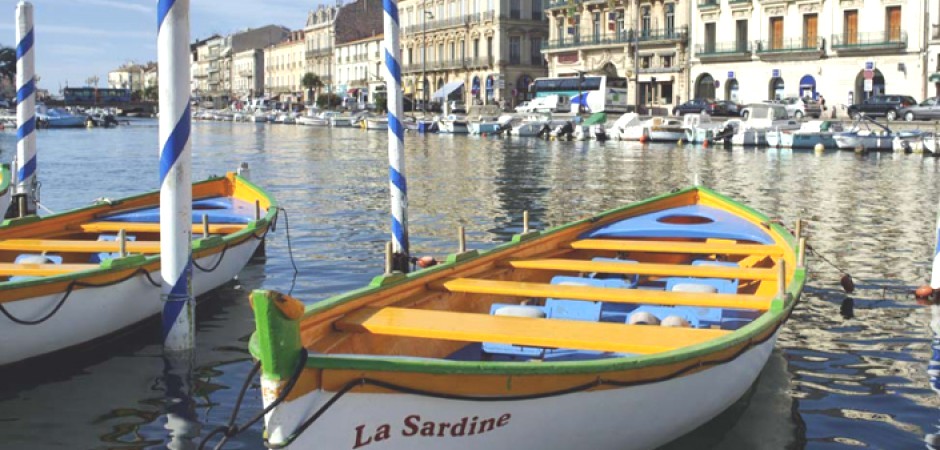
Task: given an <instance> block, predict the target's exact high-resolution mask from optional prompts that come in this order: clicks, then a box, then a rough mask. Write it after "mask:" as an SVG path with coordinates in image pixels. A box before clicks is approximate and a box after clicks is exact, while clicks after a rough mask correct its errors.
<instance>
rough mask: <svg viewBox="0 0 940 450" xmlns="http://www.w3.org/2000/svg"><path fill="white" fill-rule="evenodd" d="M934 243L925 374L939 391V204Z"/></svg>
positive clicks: (939, 391)
mask: <svg viewBox="0 0 940 450" xmlns="http://www.w3.org/2000/svg"><path fill="white" fill-rule="evenodd" d="M934 236H935V238H936V245H935V247H934V252H933V267H932V270H931V272H930V288H931V290H932V293H931V294H930V301H928V304H929V306H930V331H931V332H933V339H932V340H931V342H930V350H931V353H930V362H929V363H928V364H927V376H928V377H930V387H931V388H932V389H933V390H934V391H935V392H937V393H940V304H937V293H938V292H940V206H938V207H937V228H936V231H935V233H934Z"/></svg>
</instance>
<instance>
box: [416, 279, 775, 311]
mask: <svg viewBox="0 0 940 450" xmlns="http://www.w3.org/2000/svg"><path fill="white" fill-rule="evenodd" d="M596 281H601V280H596ZM585 284H587V283H585ZM428 288H429V289H432V290H438V291H445V292H452V293H471V294H485V295H498V296H509V297H530V298H563V299H567V300H587V301H599V302H611V303H631V304H648V305H662V306H698V307H703V308H704V307H710V308H739V309H754V310H760V311H766V310H768V309H769V308H770V303H771V301H772V300H773V296H762V295H751V294H702V293H688V292H669V291H662V290H645V289H618V288H609V287H596V286H571V285H555V284H548V283H531V282H520V281H498V280H483V279H474V278H448V279H444V280H440V281H435V282H431V283H429V284H428Z"/></svg>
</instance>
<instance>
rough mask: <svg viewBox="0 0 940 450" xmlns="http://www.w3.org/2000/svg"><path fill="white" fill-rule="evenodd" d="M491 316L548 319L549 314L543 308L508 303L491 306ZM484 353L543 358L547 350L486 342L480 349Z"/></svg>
mask: <svg viewBox="0 0 940 450" xmlns="http://www.w3.org/2000/svg"><path fill="white" fill-rule="evenodd" d="M490 314H491V315H494V316H496V315H509V316H517V317H539V316H541V317H546V316H547V312H546V310H545V307H543V306H535V305H516V304H508V303H493V304H492V305H490ZM480 348H481V349H482V350H483V352H484V353H490V354H494V355H505V356H509V357H513V358H516V357H519V358H542V357H543V356H545V349H544V348H542V347H525V346H521V345H512V344H501V343H498V342H484V343H482V345H481V347H480Z"/></svg>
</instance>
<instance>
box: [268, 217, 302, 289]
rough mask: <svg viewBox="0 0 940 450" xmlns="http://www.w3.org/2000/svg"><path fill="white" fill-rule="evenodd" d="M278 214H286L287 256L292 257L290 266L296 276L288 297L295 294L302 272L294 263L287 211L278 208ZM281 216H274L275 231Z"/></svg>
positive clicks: (292, 280)
mask: <svg viewBox="0 0 940 450" xmlns="http://www.w3.org/2000/svg"><path fill="white" fill-rule="evenodd" d="M277 210H278V213H281V212H283V213H284V234H285V235H287V254H288V255H289V256H290V265H291V267H293V268H294V275H293V277H292V278H291V282H290V289H288V290H287V295H291V293H292V292H294V286H295V285H297V275H298V274H299V273H300V270H298V269H297V263H296V262H294V248H293V246H292V245H291V240H290V217H289V216H288V215H287V210H286V209H284V208H281V207H278V208H277ZM278 215H279V214H275V215H274V221H273V222H271V230H272V231H273V230H275V228H276V227H277V218H278Z"/></svg>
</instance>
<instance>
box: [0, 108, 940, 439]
mask: <svg viewBox="0 0 940 450" xmlns="http://www.w3.org/2000/svg"><path fill="white" fill-rule="evenodd" d="M386 145H387V135H386V134H385V133H375V132H371V133H367V132H363V131H361V130H357V129H335V130H331V129H316V128H304V127H290V126H274V125H264V124H230V123H201V122H200V123H196V124H194V132H193V151H194V169H193V172H194V177H195V178H197V179H198V178H203V177H205V176H208V175H210V174H221V173H223V172H225V171H228V170H234V169H235V168H236V167H237V166H238V163H240V162H242V161H246V162H248V163H249V164H250V166H251V172H252V177H253V178H254V179H255V180H256V181H257V182H258V183H260V184H261V185H263V186H265V187H266V188H268V189H270V190H271V191H273V192H274V193H275V195H276V197H277V199H278V201H279V202H280V204H281V205H282V206H284V208H285V209H286V210H287V211H288V214H289V218H290V235H291V245H292V247H293V249H294V256H295V260H296V263H297V265H298V267H299V269H300V271H301V276H300V279H299V280H298V282H297V286H296V288H295V289H294V294H295V295H297V296H299V297H301V298H304V299H307V300H310V301H316V300H318V299H322V298H324V297H326V296H328V295H331V294H336V293H339V292H343V291H346V290H349V289H352V288H356V287H359V286H362V285H363V284H365V283H366V282H367V281H368V280H369V279H370V278H371V277H372V276H373V275H374V274H376V273H378V272H380V271H381V270H382V257H381V255H382V252H383V249H384V242H385V241H387V240H389V232H388V229H389V213H388V206H387V204H388V163H387V150H386ZM157 149H158V140H157V133H156V127H155V122H138V123H137V124H136V125H134V126H131V127H122V128H118V129H114V130H104V129H98V130H52V131H42V132H40V135H39V176H40V179H41V180H42V181H43V182H44V185H43V201H44V203H45V204H46V205H47V206H49V207H50V208H52V209H54V210H64V209H66V208H72V207H77V206H82V205H86V204H88V203H89V202H90V201H91V200H92V199H94V198H97V197H111V198H114V197H119V196H123V195H129V194H133V193H138V192H140V191H141V190H145V189H156V188H157V187H158V182H159V179H158V174H157V164H156V161H157V154H158V152H157ZM14 151H15V141H14V138H13V136H12V135H11V134H3V135H0V160H4V161H8V160H9V159H10V158H11V157H12V154H13V153H14ZM103 160H104V161H106V163H104V164H103V163H102V161H103ZM406 169H407V173H408V177H409V180H408V184H409V196H410V197H409V202H410V211H409V220H410V224H411V230H410V231H411V240H412V247H413V248H414V249H415V251H416V253H418V254H422V255H423V254H432V255H442V254H446V253H450V252H453V251H454V250H455V248H456V245H457V243H456V241H457V237H456V233H457V232H456V230H457V227H458V226H461V225H462V226H464V227H466V229H467V239H468V246H469V247H470V248H488V247H490V246H492V245H493V244H494V243H495V242H499V241H504V240H506V239H508V237H509V236H510V235H511V234H513V233H515V232H518V231H519V230H520V229H521V227H522V222H521V220H522V211H524V210H528V211H529V212H530V215H531V225H532V226H533V227H536V228H542V227H549V226H556V225H560V224H563V223H566V222H569V221H571V220H575V219H579V218H582V217H585V216H587V215H591V214H595V213H597V212H599V211H602V210H606V209H609V208H614V207H617V206H621V205H623V204H624V203H627V202H630V201H635V200H639V199H643V198H646V197H649V196H652V195H656V194H660V193H663V192H667V191H670V190H672V189H675V188H679V187H684V186H687V185H689V184H691V183H692V181H693V180H694V179H696V178H698V179H699V180H700V182H701V183H702V184H704V185H706V186H709V187H711V188H713V189H715V190H717V191H719V192H722V193H725V194H728V195H731V196H733V197H735V198H737V199H739V200H741V201H743V202H745V203H747V204H748V205H750V206H752V207H753V208H755V209H757V210H760V211H763V212H765V213H767V214H768V215H769V216H771V217H772V218H775V219H780V220H782V221H783V222H784V223H787V224H792V223H794V222H795V220H796V219H797V218H802V219H804V220H806V226H805V230H806V232H807V233H808V235H809V237H810V243H811V244H812V245H813V247H814V248H815V249H816V250H817V251H818V252H819V253H820V254H822V255H825V256H826V258H827V259H829V260H831V262H832V263H833V265H835V266H837V267H839V269H837V268H835V267H833V266H831V265H829V264H826V263H823V262H822V261H819V260H813V259H811V260H810V266H811V275H810V279H809V283H808V287H807V290H806V292H805V295H804V299H803V302H802V304H801V305H800V306H799V307H798V308H797V310H796V311H795V313H794V315H793V317H792V318H791V320H790V322H789V324H788V326H787V327H785V328H784V329H783V330H782V332H781V333H780V338H779V344H778V351H776V352H774V354H773V356H772V358H771V361H770V363H769V364H768V366H767V367H766V368H765V370H764V372H763V374H762V376H761V377H760V379H759V380H758V382H757V384H756V385H755V386H754V388H753V389H752V392H751V394H750V396H749V397H747V398H745V399H743V400H742V401H741V402H739V403H738V404H736V406H735V408H733V409H732V410H730V411H729V412H728V414H726V415H724V416H723V417H722V418H720V419H719V420H717V421H715V422H713V423H710V424H708V425H707V426H706V427H705V428H703V429H701V430H699V431H698V432H696V434H695V435H694V436H695V437H694V439H695V440H694V441H693V442H694V443H693V444H688V445H687V446H686V447H671V448H708V447H711V448H716V449H739V448H767V449H771V448H804V447H808V448H841V447H845V446H850V445H864V446H868V447H871V448H889V449H895V448H922V447H923V446H924V445H925V443H924V442H925V435H929V434H930V433H932V432H935V431H936V430H937V424H938V420H937V419H938V415H937V408H938V406H940V399H938V397H937V396H936V395H935V394H933V393H932V391H931V390H930V389H929V385H928V383H927V378H926V374H925V373H924V369H923V368H924V365H925V362H926V361H927V359H928V357H929V341H928V338H929V333H928V331H927V328H926V322H927V319H926V318H925V316H924V315H923V314H922V311H921V310H919V309H915V308H911V307H910V306H909V304H910V302H909V301H908V300H907V299H906V297H905V296H904V295H902V294H901V293H900V291H896V290H894V289H893V288H899V287H903V286H913V285H919V284H921V283H922V282H923V280H924V279H925V277H926V276H927V274H928V272H929V262H930V258H931V256H932V255H931V249H932V248H933V243H932V230H933V226H934V225H933V221H934V215H935V211H936V199H937V198H938V196H940V170H938V161H937V160H935V159H925V158H922V157H920V156H916V155H888V154H885V155H881V154H868V155H855V154H853V153H839V152H826V153H824V154H821V155H817V154H815V153H813V152H800V151H779V150H766V151H765V150H751V149H730V150H728V149H720V148H718V149H711V148H710V149H703V148H701V147H697V146H684V147H675V146H671V145H647V146H639V145H632V144H626V143H620V142H604V143H597V142H544V141H538V140H533V139H519V138H507V139H494V138H478V137H462V136H439V135H428V136H419V135H412V134H409V135H407V137H406ZM89 174H91V175H89ZM286 225H287V223H286V221H283V220H282V222H281V223H280V229H279V230H278V231H277V232H275V233H272V234H270V235H269V238H268V243H267V255H268V260H267V261H266V262H265V263H264V264H263V265H253V266H250V267H249V268H248V269H247V270H246V271H245V272H244V273H242V274H241V276H240V277H239V279H238V280H237V281H236V282H233V283H232V284H230V285H227V286H226V287H225V288H224V289H222V290H219V291H217V292H215V293H214V294H213V296H214V297H215V298H214V299H213V300H212V301H211V302H204V303H203V304H202V305H201V306H200V307H199V309H198V310H197V315H198V317H199V323H198V333H199V335H198V338H197V345H198V347H197V349H196V352H195V354H194V359H193V375H192V378H191V379H187V378H186V377H185V374H183V376H182V377H180V378H178V379H177V381H179V382H181V384H179V386H180V388H181V389H180V391H179V393H181V394H190V396H189V398H190V399H191V403H187V402H180V403H173V402H170V403H168V402H167V397H166V395H167V389H166V388H167V387H168V386H169V385H168V384H167V383H166V380H170V379H172V378H163V377H164V375H163V371H164V362H163V360H162V358H161V354H162V349H161V348H160V342H159V332H158V331H157V329H156V328H154V329H153V330H152V332H151V331H147V330H146V329H144V330H142V331H140V332H138V333H137V334H134V335H133V336H130V337H124V338H122V339H121V340H120V345H118V346H116V347H111V348H109V349H108V350H107V352H108V353H104V352H103V351H101V352H97V354H95V353H93V354H87V353H82V354H78V355H76V358H77V362H73V364H71V365H69V366H68V367H59V366H57V365H50V366H47V367H46V368H45V370H43V371H42V372H41V373H39V374H38V375H37V374H30V375H29V376H24V377H13V376H10V375H5V377H4V378H3V381H4V383H0V442H3V443H4V444H3V445H4V446H11V447H12V448H166V447H167V446H169V445H170V443H171V442H172V441H173V439H172V438H173V437H177V436H180V437H182V436H184V434H180V435H175V434H173V435H171V434H170V433H168V431H167V430H166V429H165V426H166V424H167V420H166V415H165V414H166V411H167V410H166V407H167V406H168V404H169V405H178V406H180V407H181V408H180V409H181V411H179V413H180V414H182V415H183V416H185V417H186V418H187V423H188V424H190V425H194V426H199V427H201V429H202V434H205V433H206V432H207V430H210V429H212V428H214V427H215V426H218V425H221V424H224V423H226V421H227V420H228V417H229V415H230V414H231V412H232V409H233V408H234V404H235V401H236V394H237V391H238V389H239V387H240V386H241V383H242V382H243V380H244V377H245V376H246V375H247V373H248V372H249V371H250V369H251V363H250V356H249V355H248V353H247V350H246V349H247V339H248V336H249V335H250V333H251V331H252V330H253V323H252V316H251V311H250V308H249V306H248V305H247V292H248V291H249V290H250V289H252V288H256V287H264V288H272V289H283V290H286V289H289V288H290V286H291V280H292V275H293V269H292V267H291V264H290V261H289V258H288V255H287V246H288V242H287V239H286V233H285V231H286ZM842 271H847V272H849V273H851V274H852V275H853V276H854V277H855V279H856V282H857V285H858V289H857V290H856V292H855V293H853V294H852V299H853V302H852V306H853V307H852V308H848V306H846V302H845V298H846V297H845V293H843V292H842V290H841V288H840V286H839V278H840V276H841V274H842ZM886 286H887V287H889V288H886ZM184 397H185V396H184ZM244 404H245V408H247V409H243V412H242V415H243V416H244V417H248V416H251V415H253V414H254V413H257V411H259V410H260V404H261V401H260V396H259V393H258V390H257V387H255V388H253V389H251V390H249V392H248V395H247V397H246V399H245V401H244ZM50 430H55V432H50ZM261 431H262V430H261V428H260V426H254V427H252V428H250V429H249V430H248V431H247V432H246V433H245V434H243V435H239V436H237V437H236V438H234V439H233V441H234V442H231V444H232V447H231V448H235V447H238V446H242V447H244V448H257V447H258V445H259V443H260V442H261ZM193 432H194V431H188V432H187V433H193ZM928 439H929V436H928ZM184 442H187V441H184ZM191 442H192V441H188V444H191ZM680 442H689V441H680ZM188 444H187V445H188ZM174 445H175V444H174ZM676 445H679V444H676ZM181 448H186V447H185V446H183V447H181Z"/></svg>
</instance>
